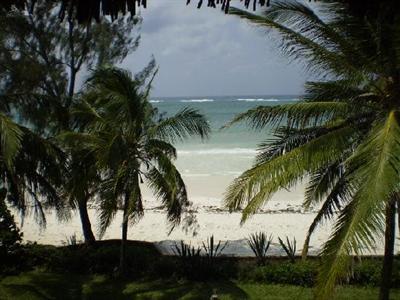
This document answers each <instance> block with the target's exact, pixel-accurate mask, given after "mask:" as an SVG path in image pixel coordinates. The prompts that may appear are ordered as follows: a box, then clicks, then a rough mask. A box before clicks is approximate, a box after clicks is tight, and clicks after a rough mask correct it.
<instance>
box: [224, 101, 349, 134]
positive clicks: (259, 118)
mask: <svg viewBox="0 0 400 300" xmlns="http://www.w3.org/2000/svg"><path fill="white" fill-rule="evenodd" d="M350 111H351V108H350V107H349V105H348V104H347V103H341V102H300V103H296V104H282V105H276V106H258V107H256V108H253V109H250V110H248V111H246V112H244V113H241V114H238V115H237V116H236V117H235V118H234V119H233V120H231V121H230V122H229V123H228V124H227V125H225V126H224V128H226V127H230V126H232V125H234V124H236V123H239V122H247V123H248V124H249V125H250V126H251V127H253V128H255V129H262V128H264V127H266V126H268V125H271V126H278V125H280V124H281V123H282V122H285V123H286V124H287V126H288V127H290V128H292V127H298V128H304V127H307V126H317V125H321V124H322V123H324V122H327V121H329V120H332V119H335V118H338V117H346V116H347V115H348V113H349V112H350Z"/></svg>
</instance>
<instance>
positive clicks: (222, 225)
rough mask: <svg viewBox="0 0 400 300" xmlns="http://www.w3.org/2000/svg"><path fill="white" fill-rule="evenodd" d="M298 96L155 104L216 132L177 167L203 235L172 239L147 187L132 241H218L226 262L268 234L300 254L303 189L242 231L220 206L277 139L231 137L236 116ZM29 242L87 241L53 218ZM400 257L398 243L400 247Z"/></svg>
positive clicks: (31, 228)
mask: <svg viewBox="0 0 400 300" xmlns="http://www.w3.org/2000/svg"><path fill="white" fill-rule="evenodd" d="M295 101H298V97H297V96H226V97H174V98H154V99H152V100H151V102H152V103H153V105H154V106H155V107H157V108H158V109H159V111H160V112H162V113H165V114H166V115H171V114H173V113H176V112H178V111H179V110H181V109H183V108H185V107H191V108H196V109H199V110H200V112H202V113H203V114H205V115H206V116H207V118H208V120H209V122H210V126H211V128H212V135H211V137H210V139H208V140H206V141H201V140H200V139H190V140H187V141H185V142H183V143H178V144H177V149H178V159H177V161H176V165H177V167H178V169H179V171H180V172H181V174H182V175H183V178H184V180H185V182H186V185H187V188H188V193H189V197H190V199H191V201H192V203H193V208H194V211H195V212H196V217H197V221H198V228H197V230H196V232H197V234H196V235H195V236H193V235H192V234H191V233H187V232H185V230H183V229H181V228H177V229H175V230H174V231H173V232H172V233H171V234H168V225H167V223H166V219H165V215H164V214H163V212H162V211H160V210H159V209H158V208H159V205H160V203H159V202H158V201H157V200H156V199H155V198H154V196H153V195H152V193H151V192H150V191H149V190H148V189H147V188H146V186H143V195H144V201H145V208H146V212H145V216H144V218H143V219H142V220H141V221H139V222H138V223H137V224H135V225H133V226H132V227H131V228H130V230H129V234H128V238H129V239H137V240H146V241H154V242H158V245H159V246H160V249H162V250H163V251H164V252H166V253H170V252H171V243H173V241H176V240H181V239H183V240H185V241H186V242H191V243H192V244H197V245H201V243H202V241H204V240H205V239H206V238H207V237H209V236H210V235H212V234H213V235H214V236H215V238H216V239H220V240H229V241H231V242H230V243H229V247H227V248H226V249H225V254H227V255H251V254H252V253H251V251H250V249H249V248H248V247H247V246H246V242H245V240H244V239H245V238H246V237H248V235H249V234H250V233H253V232H257V231H265V232H267V233H268V234H272V235H273V236H274V237H275V239H274V243H273V246H272V247H271V248H272V249H271V251H272V253H275V254H281V253H282V251H281V250H280V247H279V246H278V244H277V243H276V241H277V237H278V236H279V237H285V236H289V237H290V238H293V237H295V238H296V239H297V244H298V246H297V249H298V251H301V246H302V243H303V240H304V238H305V235H306V232H307V229H308V226H309V225H310V224H311V222H312V220H313V218H314V216H315V210H313V209H311V210H310V211H304V210H303V209H302V207H301V204H302V200H303V192H304V186H303V185H302V184H299V185H298V186H297V187H296V188H294V189H292V190H290V191H289V190H283V191H280V192H278V193H277V194H276V195H275V196H274V197H273V198H272V199H271V200H270V201H269V202H268V203H267V204H266V205H265V207H264V208H263V209H262V210H261V211H260V213H259V214H256V215H255V216H254V217H252V218H251V219H250V220H249V221H248V222H247V223H246V224H244V225H243V226H241V225H240V213H233V214H230V213H228V212H227V211H226V210H224V208H223V206H222V199H223V194H224V192H225V190H226V188H227V186H228V185H229V184H230V183H231V182H232V180H233V179H234V178H235V177H236V176H238V175H239V174H241V173H242V172H243V171H244V170H246V169H247V168H249V167H250V166H251V165H252V163H253V160H254V157H255V155H256V153H257V151H256V149H257V145H258V144H259V143H260V142H262V141H266V140H269V139H271V137H272V136H271V131H270V130H268V129H266V130H263V131H258V132H257V131H254V130H252V129H249V128H248V127H247V126H245V125H244V124H243V125H236V126H233V127H231V128H229V129H224V130H221V127H222V126H223V125H225V124H226V123H227V122H229V121H230V120H231V119H232V118H233V117H234V116H235V115H236V114H238V113H241V112H244V111H246V110H248V109H251V108H254V107H256V106H259V105H277V104H284V103H294V102H295ZM90 215H91V218H92V220H93V226H94V228H96V217H97V211H96V208H95V207H93V208H92V209H90ZM120 224H121V214H117V216H116V218H115V220H114V222H113V224H112V225H111V226H110V228H109V229H108V230H107V232H106V234H105V236H104V238H119V237H120ZM22 229H23V232H24V238H25V240H30V241H37V242H39V243H50V244H61V243H63V242H65V241H66V239H67V238H68V237H70V236H71V235H76V236H77V237H78V239H79V238H81V229H80V222H79V218H78V216H77V215H76V214H75V215H73V217H72V219H71V220H70V221H68V222H66V223H63V224H59V223H58V221H57V220H56V217H55V216H54V215H51V214H50V215H49V216H48V219H47V228H46V229H45V230H41V229H40V228H39V227H38V226H37V225H35V222H34V220H33V218H32V217H28V218H26V220H25V223H24V227H23V228H22ZM330 230H331V224H329V223H325V224H324V225H322V226H320V227H319V228H318V230H317V231H316V232H315V235H314V236H313V238H312V239H311V248H310V253H311V254H316V253H318V249H320V248H321V245H322V244H323V243H324V242H325V241H326V240H327V239H328V237H329V234H330ZM397 243H398V244H397V249H399V246H400V245H399V241H397ZM382 245H383V244H382V243H378V246H377V249H376V253H381V252H382Z"/></svg>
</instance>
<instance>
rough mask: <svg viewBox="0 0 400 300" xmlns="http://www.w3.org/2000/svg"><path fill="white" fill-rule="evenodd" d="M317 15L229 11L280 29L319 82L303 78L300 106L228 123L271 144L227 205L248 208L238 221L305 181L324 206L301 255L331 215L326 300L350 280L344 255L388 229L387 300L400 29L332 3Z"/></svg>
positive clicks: (300, 8)
mask: <svg viewBox="0 0 400 300" xmlns="http://www.w3.org/2000/svg"><path fill="white" fill-rule="evenodd" d="M319 9H320V15H317V14H316V13H315V12H314V11H313V10H312V9H310V8H309V7H308V6H306V5H303V4H300V3H298V2H295V1H289V2H287V1H286V2H278V3H274V4H273V5H272V8H271V9H270V10H268V11H267V12H265V14H263V15H254V14H250V13H247V12H245V11H241V10H238V9H231V11H230V13H231V14H234V15H238V16H240V17H242V18H244V19H246V20H248V21H250V22H251V23H254V24H256V25H258V26H259V27H262V28H267V29H269V30H272V31H274V32H276V33H278V35H279V36H280V37H281V42H282V43H281V44H280V45H281V49H282V50H283V52H284V53H285V54H287V55H288V56H289V57H291V58H292V59H295V60H297V59H299V60H303V62H304V61H306V63H307V65H306V67H307V68H308V69H309V70H311V71H313V72H318V74H320V75H323V76H325V77H324V78H326V80H325V81H321V82H308V83H307V84H306V93H305V99H304V101H301V102H299V103H296V104H286V105H278V106H275V107H271V106H270V107H265V106H264V107H263V106H261V107H258V108H255V109H252V110H249V111H247V112H245V113H243V114H241V115H238V116H237V117H236V118H235V119H234V120H233V121H232V123H236V122H241V121H248V122H249V123H250V125H251V126H253V127H255V128H257V129H262V128H265V127H266V126H270V127H272V128H274V129H275V132H274V134H275V138H274V139H273V140H272V141H267V142H266V143H263V144H262V145H260V149H259V150H260V151H259V154H258V156H257V158H256V162H255V164H254V166H253V167H252V168H251V169H249V170H247V171H246V172H244V173H243V174H242V175H241V176H239V177H238V178H237V179H236V180H235V181H234V182H233V183H232V184H231V186H230V187H229V189H228V191H227V194H226V199H225V200H226V205H227V206H228V207H229V208H230V209H231V210H235V209H238V208H241V207H242V206H245V208H244V210H243V217H242V222H244V221H246V219H247V218H248V217H249V216H250V215H251V214H253V213H255V212H256V211H257V209H259V208H260V207H262V206H263V205H264V204H265V202H266V201H267V200H268V199H270V197H271V196H272V195H273V194H274V193H275V192H276V191H278V190H279V189H281V188H290V187H292V186H293V185H295V184H296V183H298V182H300V181H302V180H307V181H308V186H307V189H306V197H305V203H304V204H305V206H306V207H308V206H310V205H321V210H320V211H319V213H318V214H317V216H316V218H315V220H314V221H313V223H312V225H311V227H310V229H309V232H308V236H307V240H306V243H305V247H304V253H306V252H307V248H308V242H309V238H310V235H311V233H312V232H313V231H314V229H315V228H316V226H317V225H318V224H319V223H320V222H322V221H323V220H325V219H326V218H335V219H336V222H335V226H334V230H333V233H332V235H331V237H330V238H329V240H328V241H327V242H326V244H325V245H324V247H323V249H322V252H321V255H322V257H323V259H322V262H323V263H322V266H321V269H320V272H319V278H318V284H317V294H316V297H317V298H318V299H330V297H331V294H332V292H333V289H334V286H335V284H336V283H337V282H338V280H339V279H340V278H342V277H344V276H346V275H347V272H348V270H349V268H350V266H351V257H350V255H352V254H356V255H359V254H361V253H362V252H363V250H367V249H373V247H374V246H375V242H376V239H377V238H380V237H381V234H382V232H383V231H385V258H384V264H383V270H382V284H381V291H380V299H388V297H389V288H390V275H391V268H392V260H393V250H394V249H393V248H394V238H395V228H394V218H395V205H396V201H398V197H399V196H398V193H399V192H400V191H399V188H400V186H399V183H398V182H399V175H398V174H399V171H400V161H399V159H398V158H399V157H400V143H399V142H400V115H399V113H400V102H399V100H398V99H400V76H399V74H400V68H399V63H400V59H399V57H400V56H399V55H400V51H399V50H400V47H399V41H400V30H399V25H398V24H399V23H398V22H397V23H396V22H393V23H390V22H389V23H387V22H386V23H381V22H379V20H378V21H377V22H373V21H371V20H368V18H365V19H358V18H353V17H349V16H348V15H346V14H345V12H346V8H345V7H343V6H341V5H340V4H338V3H330V4H323V5H322V4H321V6H320V7H319ZM397 203H398V202H397ZM335 211H338V215H336V214H335V213H334V212H335ZM385 224H386V226H385Z"/></svg>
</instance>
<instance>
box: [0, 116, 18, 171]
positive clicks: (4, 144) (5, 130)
mask: <svg viewBox="0 0 400 300" xmlns="http://www.w3.org/2000/svg"><path fill="white" fill-rule="evenodd" d="M22 137H23V131H22V130H21V128H20V127H19V126H18V125H17V124H16V123H14V122H13V121H12V120H11V119H10V118H9V117H7V116H6V115H4V114H0V139H1V156H2V158H1V159H2V160H3V161H4V162H5V163H6V165H7V167H8V168H9V170H12V164H13V161H14V159H15V157H16V156H17V155H18V152H19V150H20V149H21V140H22Z"/></svg>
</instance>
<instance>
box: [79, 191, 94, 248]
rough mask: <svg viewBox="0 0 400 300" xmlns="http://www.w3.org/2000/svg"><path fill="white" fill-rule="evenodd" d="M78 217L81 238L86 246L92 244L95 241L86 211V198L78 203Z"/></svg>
mask: <svg viewBox="0 0 400 300" xmlns="http://www.w3.org/2000/svg"><path fill="white" fill-rule="evenodd" d="M78 209H79V216H80V218H81V224H82V231H83V237H84V238H85V243H86V244H93V243H94V242H95V241H96V238H95V237H94V234H93V231H92V224H91V223H90V219H89V214H88V210H87V198H85V199H81V200H80V201H79V202H78Z"/></svg>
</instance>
